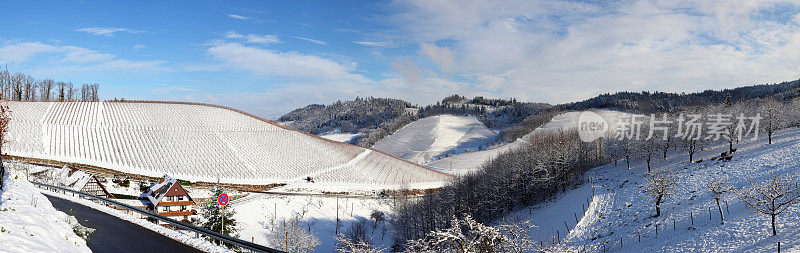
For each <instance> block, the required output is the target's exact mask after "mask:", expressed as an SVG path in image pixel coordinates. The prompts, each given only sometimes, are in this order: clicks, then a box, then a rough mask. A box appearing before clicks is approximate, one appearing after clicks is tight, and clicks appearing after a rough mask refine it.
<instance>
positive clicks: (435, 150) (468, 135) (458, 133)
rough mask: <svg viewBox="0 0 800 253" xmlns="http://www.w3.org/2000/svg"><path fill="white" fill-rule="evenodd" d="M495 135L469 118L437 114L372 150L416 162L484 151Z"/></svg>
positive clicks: (409, 126)
mask: <svg viewBox="0 0 800 253" xmlns="http://www.w3.org/2000/svg"><path fill="white" fill-rule="evenodd" d="M496 138H497V133H496V132H494V131H492V130H490V129H488V128H486V126H484V125H483V123H481V122H480V121H478V119H477V118H475V117H472V116H453V115H439V116H431V117H427V118H422V119H419V120H417V121H414V122H412V123H410V124H408V125H406V126H404V127H403V128H401V129H400V130H397V131H396V132H395V133H393V134H392V135H389V136H387V137H385V138H383V139H382V140H380V141H378V143H375V145H373V146H372V147H373V148H375V149H378V150H381V151H384V152H386V153H389V154H391V155H394V156H398V157H402V158H405V159H407V160H409V161H412V162H416V163H426V162H429V161H433V160H436V159H439V158H441V157H442V156H445V155H448V154H459V153H463V152H466V151H476V150H479V149H481V148H485V147H486V146H488V145H490V144H491V143H493V142H494V141H495V139H496Z"/></svg>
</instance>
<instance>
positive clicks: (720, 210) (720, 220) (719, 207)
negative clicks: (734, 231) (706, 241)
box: [715, 198, 725, 224]
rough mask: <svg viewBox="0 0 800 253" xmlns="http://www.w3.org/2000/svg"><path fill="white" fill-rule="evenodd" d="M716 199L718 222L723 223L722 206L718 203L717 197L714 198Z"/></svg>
mask: <svg viewBox="0 0 800 253" xmlns="http://www.w3.org/2000/svg"><path fill="white" fill-rule="evenodd" d="M715 199H716V200H717V210H719V223H720V224H725V217H723V216H722V206H720V205H719V198H715Z"/></svg>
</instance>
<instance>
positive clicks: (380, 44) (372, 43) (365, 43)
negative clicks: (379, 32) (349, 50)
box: [353, 41, 386, 47]
mask: <svg viewBox="0 0 800 253" xmlns="http://www.w3.org/2000/svg"><path fill="white" fill-rule="evenodd" d="M353 43H356V44H359V45H362V46H370V47H385V46H386V43H385V42H377V41H353Z"/></svg>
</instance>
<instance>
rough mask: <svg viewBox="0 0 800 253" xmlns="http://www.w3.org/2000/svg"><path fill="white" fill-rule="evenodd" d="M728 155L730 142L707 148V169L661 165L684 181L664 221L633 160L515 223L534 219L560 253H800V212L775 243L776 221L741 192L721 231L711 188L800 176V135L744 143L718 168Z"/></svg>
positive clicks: (781, 226) (731, 201) (789, 217)
mask: <svg viewBox="0 0 800 253" xmlns="http://www.w3.org/2000/svg"><path fill="white" fill-rule="evenodd" d="M727 148H728V147H727V143H725V144H717V145H713V146H710V147H706V149H704V151H702V152H700V153H699V154H696V155H695V157H696V159H703V160H704V161H703V162H701V163H689V162H688V161H687V160H688V158H687V156H686V154H685V151H682V150H680V149H679V150H677V151H671V152H670V153H669V154H668V157H667V159H658V160H657V161H656V162H655V168H654V170H659V171H665V172H668V173H671V174H673V175H674V176H675V177H676V178H677V179H678V181H677V184H676V186H675V188H674V191H673V193H672V195H671V196H669V197H667V198H666V199H665V202H664V203H663V204H662V207H661V209H662V210H661V211H662V213H661V216H660V217H652V216H653V215H654V214H655V207H654V204H653V202H651V199H650V197H649V196H648V195H645V194H644V193H643V190H644V189H645V187H646V181H645V177H644V175H645V173H646V172H647V165H646V164H645V163H643V162H641V161H640V159H637V160H632V162H631V165H632V168H631V169H630V170H628V169H627V167H626V166H625V163H624V161H621V162H619V163H618V166H614V165H613V164H609V165H605V166H601V167H597V168H594V169H592V170H590V171H589V172H588V174H587V178H589V179H591V182H592V183H591V184H589V183H584V184H583V185H581V186H580V187H578V188H576V189H571V190H567V191H566V192H564V193H561V194H559V195H558V196H557V197H556V198H554V199H553V200H551V201H548V202H545V203H542V204H539V205H536V206H533V207H531V208H530V209H528V208H526V209H522V210H518V211H516V212H515V213H512V214H511V215H510V216H514V217H521V218H523V219H527V218H530V219H531V220H532V222H533V224H535V225H537V226H538V227H537V228H534V229H533V230H532V231H531V232H530V233H531V235H532V237H533V238H534V239H535V240H536V243H537V244H539V240H541V241H543V242H544V243H545V244H548V245H552V244H550V243H549V242H551V240H552V239H553V238H556V237H557V235H560V239H561V241H562V243H561V244H560V245H559V246H557V248H556V249H557V251H575V252H603V251H604V247H603V245H604V244H605V251H607V252H676V251H685V252H698V251H715V252H777V246H778V242H780V243H781V250H782V252H798V251H800V219H798V218H800V205H795V206H793V207H790V208H789V209H788V210H787V211H786V212H784V213H783V214H781V215H779V216H778V217H777V221H776V224H777V229H778V235H777V236H772V235H771V228H770V218H769V216H767V215H764V214H760V213H754V212H752V209H750V208H749V207H747V206H746V205H745V204H744V203H743V202H741V201H740V200H739V199H738V198H737V197H736V195H735V193H731V194H727V195H725V196H724V197H723V200H724V202H727V206H726V205H725V204H724V202H723V204H722V209H723V214H724V217H725V224H720V217H719V213H718V211H717V207H716V204H715V202H714V200H713V197H712V195H711V193H710V192H709V190H708V189H707V187H706V183H707V182H708V181H709V180H710V179H711V178H712V177H717V178H721V179H723V180H724V181H725V182H726V183H727V184H728V185H729V186H733V187H734V188H736V189H742V188H746V187H749V186H750V184H751V183H752V182H764V181H766V180H768V179H769V178H771V176H772V173H775V174H777V175H780V176H784V177H786V176H792V175H798V171H800V162H798V161H800V129H798V128H791V129H787V130H783V131H780V132H778V133H776V136H773V144H771V145H768V144H767V141H766V137H763V138H761V139H760V140H758V141H754V142H748V143H743V144H741V145H739V146H738V147H735V148H738V151H737V152H736V153H734V154H733V157H734V158H733V160H732V161H728V162H721V161H710V158H711V157H713V156H719V154H720V153H721V152H723V151H727ZM592 189H594V195H593V194H592ZM587 198H588V199H589V205H588V207H587V206H586V204H587ZM709 208H710V212H709ZM584 210H585V211H584ZM709 215H710V218H709ZM576 216H577V219H578V222H575V219H576V218H575V217H576ZM692 219H693V222H694V225H692ZM565 222H566V226H565V224H564V223H565ZM656 226H658V235H656V231H655V230H656ZM673 226H674V228H673ZM567 227H568V228H569V230H570V231H569V232H568V233H566V230H567ZM556 231H558V232H556ZM565 234H566V236H565ZM639 237H641V242H639V240H640V239H639ZM620 240H622V246H620Z"/></svg>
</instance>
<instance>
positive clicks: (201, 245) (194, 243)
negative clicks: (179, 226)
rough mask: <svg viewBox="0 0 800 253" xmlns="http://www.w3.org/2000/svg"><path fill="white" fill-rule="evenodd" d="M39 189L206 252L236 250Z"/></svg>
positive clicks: (77, 199) (187, 233)
mask: <svg viewBox="0 0 800 253" xmlns="http://www.w3.org/2000/svg"><path fill="white" fill-rule="evenodd" d="M39 191H40V192H41V193H43V194H46V195H49V196H53V197H57V198H62V199H66V200H69V201H72V202H75V203H78V204H81V205H84V206H87V207H91V208H94V209H96V210H98V211H101V212H104V213H107V214H110V215H112V216H115V217H117V218H120V219H122V220H125V221H129V222H131V223H134V224H136V225H139V226H142V227H144V228H146V229H149V230H152V231H154V232H156V233H159V234H162V235H164V236H166V237H169V238H171V239H173V240H176V241H179V242H181V243H183V244H186V245H189V246H191V247H194V248H196V249H199V250H202V251H204V252H214V253H216V252H234V251H232V250H230V249H228V248H225V247H221V246H218V245H215V244H213V243H211V242H209V241H207V240H205V239H203V238H195V237H194V233H192V232H188V231H178V230H172V229H169V228H165V227H163V226H161V225H158V224H155V223H152V222H149V221H147V220H145V219H140V218H138V217H134V216H133V215H130V214H127V213H123V212H121V211H119V210H116V209H112V208H111V207H108V206H104V205H100V204H97V203H95V202H92V201H89V200H87V199H82V198H78V197H73V196H71V195H64V194H61V193H54V192H51V191H48V190H44V189H40V190H39ZM48 203H49V202H48Z"/></svg>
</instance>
